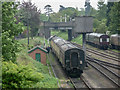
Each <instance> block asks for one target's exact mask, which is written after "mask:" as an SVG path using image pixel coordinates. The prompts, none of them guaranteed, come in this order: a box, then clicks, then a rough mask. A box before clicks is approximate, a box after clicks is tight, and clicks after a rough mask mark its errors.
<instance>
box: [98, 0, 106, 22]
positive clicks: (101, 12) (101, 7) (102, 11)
mask: <svg viewBox="0 0 120 90" xmlns="http://www.w3.org/2000/svg"><path fill="white" fill-rule="evenodd" d="M106 11H107V5H106V4H104V2H101V1H99V2H98V14H97V19H98V20H102V19H104V18H106Z"/></svg>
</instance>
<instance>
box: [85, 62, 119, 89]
mask: <svg viewBox="0 0 120 90" xmlns="http://www.w3.org/2000/svg"><path fill="white" fill-rule="evenodd" d="M87 63H88V64H89V65H91V66H92V67H93V68H95V69H96V70H97V71H99V72H100V73H101V74H103V75H104V76H105V77H107V78H108V79H109V80H110V81H112V82H113V83H114V84H115V85H117V86H118V87H120V85H119V84H118V83H116V82H115V81H114V80H113V79H112V78H110V77H109V76H107V75H106V74H105V73H104V72H103V71H101V70H100V69H98V68H97V67H95V66H94V65H93V64H91V63H90V62H89V61H88V62H87Z"/></svg>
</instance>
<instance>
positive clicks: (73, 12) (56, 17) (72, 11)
mask: <svg viewBox="0 0 120 90" xmlns="http://www.w3.org/2000/svg"><path fill="white" fill-rule="evenodd" d="M79 14H80V12H79V11H78V10H77V9H76V8H73V7H66V8H65V9H63V10H60V11H59V12H58V13H52V14H51V21H53V22H60V17H62V21H63V22H64V21H65V15H66V17H67V21H69V20H70V18H71V19H72V18H74V17H75V16H78V15H79Z"/></svg>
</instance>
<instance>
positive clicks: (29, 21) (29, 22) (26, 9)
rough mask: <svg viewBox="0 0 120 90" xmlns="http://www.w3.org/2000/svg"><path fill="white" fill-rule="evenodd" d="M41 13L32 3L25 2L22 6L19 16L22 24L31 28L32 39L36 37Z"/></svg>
mask: <svg viewBox="0 0 120 90" xmlns="http://www.w3.org/2000/svg"><path fill="white" fill-rule="evenodd" d="M40 13H41V11H40V10H39V9H38V8H37V7H36V6H35V5H34V4H32V3H31V2H23V3H22V4H21V5H20V10H19V15H20V17H21V18H20V20H21V22H23V23H24V25H26V26H28V27H30V28H31V30H30V31H31V37H32V38H33V36H35V35H36V33H37V32H38V28H39V24H40Z"/></svg>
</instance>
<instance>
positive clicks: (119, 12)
mask: <svg viewBox="0 0 120 90" xmlns="http://www.w3.org/2000/svg"><path fill="white" fill-rule="evenodd" d="M119 7H120V1H119V2H115V3H114V5H113V7H112V8H111V11H110V13H109V15H110V25H109V30H111V33H118V34H120V8H119Z"/></svg>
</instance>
